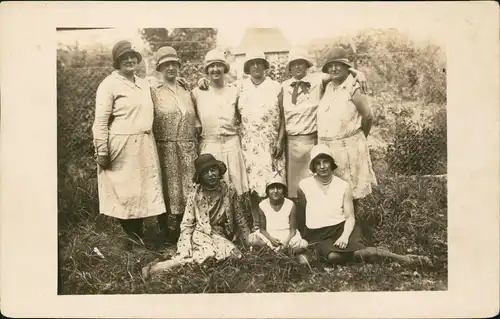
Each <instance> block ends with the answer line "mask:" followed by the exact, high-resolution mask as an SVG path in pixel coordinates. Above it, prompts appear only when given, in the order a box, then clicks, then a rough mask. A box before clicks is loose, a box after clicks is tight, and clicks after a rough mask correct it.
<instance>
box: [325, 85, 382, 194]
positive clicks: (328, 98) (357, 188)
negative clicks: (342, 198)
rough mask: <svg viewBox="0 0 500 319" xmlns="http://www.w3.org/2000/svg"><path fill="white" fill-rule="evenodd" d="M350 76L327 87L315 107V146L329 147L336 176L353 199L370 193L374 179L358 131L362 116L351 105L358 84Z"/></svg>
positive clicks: (360, 131) (365, 142)
mask: <svg viewBox="0 0 500 319" xmlns="http://www.w3.org/2000/svg"><path fill="white" fill-rule="evenodd" d="M354 81H355V79H354V78H353V77H352V75H349V76H348V77H347V79H346V80H345V81H344V82H343V83H342V84H341V85H339V86H338V87H335V86H334V85H333V83H331V82H330V83H329V84H328V85H327V86H326V88H325V95H324V96H323V98H322V99H321V102H320V105H319V107H318V114H317V118H318V143H319V144H326V145H328V146H330V149H331V151H332V154H333V158H334V160H335V163H336V164H337V166H338V168H337V169H336V170H335V174H336V175H338V176H339V177H341V178H342V179H344V180H346V181H348V182H349V185H350V186H351V189H352V193H353V197H354V199H358V198H363V197H365V196H366V195H368V194H370V193H371V192H372V186H376V185H377V179H376V177H375V173H374V171H373V168H372V162H371V159H370V151H369V149H368V143H367V140H366V137H365V135H364V134H363V131H362V129H361V115H360V114H359V112H358V110H357V108H356V105H354V103H353V102H352V95H353V94H354V92H355V91H356V90H357V89H358V88H359V84H358V83H355V84H353V82H354Z"/></svg>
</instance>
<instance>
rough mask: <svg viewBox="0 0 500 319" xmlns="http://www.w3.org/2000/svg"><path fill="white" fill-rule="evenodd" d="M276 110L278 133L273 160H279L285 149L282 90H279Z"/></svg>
mask: <svg viewBox="0 0 500 319" xmlns="http://www.w3.org/2000/svg"><path fill="white" fill-rule="evenodd" d="M278 108H279V112H280V114H279V121H280V127H279V131H278V138H277V141H276V144H275V151H274V154H273V155H274V158H279V157H281V155H282V154H283V149H284V147H285V111H284V109H283V88H281V90H280V93H279V95H278Z"/></svg>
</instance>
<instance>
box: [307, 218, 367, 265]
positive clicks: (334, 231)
mask: <svg viewBox="0 0 500 319" xmlns="http://www.w3.org/2000/svg"><path fill="white" fill-rule="evenodd" d="M344 225H345V222H341V223H339V224H337V225H333V226H326V227H322V228H316V229H309V228H307V227H306V229H305V231H304V238H305V239H306V240H307V242H308V243H309V244H310V245H312V246H313V247H314V250H315V251H316V254H317V256H318V257H319V258H328V254H330V253H331V252H335V253H353V252H354V251H356V250H360V249H363V248H365V246H364V244H363V236H362V234H361V229H360V228H359V226H358V225H357V224H356V225H354V229H353V231H352V233H351V236H349V241H348V243H347V247H346V248H344V249H341V248H338V247H337V246H334V245H333V244H335V242H336V241H337V239H339V237H340V236H342V233H343V232H344Z"/></svg>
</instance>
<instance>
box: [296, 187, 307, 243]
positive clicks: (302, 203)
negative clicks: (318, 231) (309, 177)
mask: <svg viewBox="0 0 500 319" xmlns="http://www.w3.org/2000/svg"><path fill="white" fill-rule="evenodd" d="M306 206H307V200H306V195H305V194H304V192H303V191H302V189H300V187H299V188H298V189H297V207H296V213H295V226H296V229H297V230H298V231H299V232H300V233H301V234H303V233H304V229H305V227H306Z"/></svg>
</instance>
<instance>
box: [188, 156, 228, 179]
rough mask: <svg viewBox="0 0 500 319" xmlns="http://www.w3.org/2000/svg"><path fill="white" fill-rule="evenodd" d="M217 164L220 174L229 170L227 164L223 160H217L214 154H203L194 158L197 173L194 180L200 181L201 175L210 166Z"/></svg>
mask: <svg viewBox="0 0 500 319" xmlns="http://www.w3.org/2000/svg"><path fill="white" fill-rule="evenodd" d="M213 166H217V167H218V168H219V172H220V176H222V175H224V174H225V173H226V171H227V166H226V164H224V163H223V162H222V161H219V160H217V159H216V158H215V157H214V156H213V155H212V154H201V155H200V156H198V157H197V158H196V159H195V160H194V168H195V171H196V172H195V174H194V176H193V182H195V183H199V182H200V175H201V174H203V172H204V171H206V170H207V169H209V168H210V167H213Z"/></svg>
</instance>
